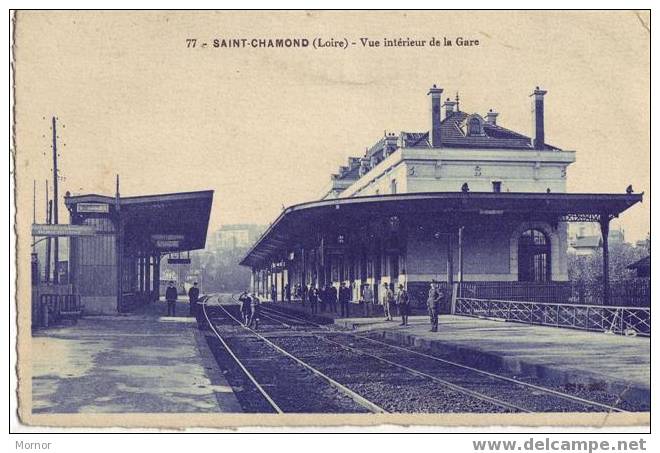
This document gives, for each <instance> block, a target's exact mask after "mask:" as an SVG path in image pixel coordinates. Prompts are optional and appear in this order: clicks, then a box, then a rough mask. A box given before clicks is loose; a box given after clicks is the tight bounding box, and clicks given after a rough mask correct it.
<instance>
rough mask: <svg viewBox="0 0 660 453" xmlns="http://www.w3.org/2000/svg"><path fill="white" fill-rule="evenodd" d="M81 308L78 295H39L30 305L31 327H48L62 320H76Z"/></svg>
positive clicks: (80, 313)
mask: <svg viewBox="0 0 660 453" xmlns="http://www.w3.org/2000/svg"><path fill="white" fill-rule="evenodd" d="M82 310H83V306H82V305H81V303H80V295H78V294H41V295H40V296H39V302H38V303H33V304H32V327H48V326H49V325H50V324H53V323H55V322H58V321H59V320H61V319H62V318H72V319H77V318H78V317H79V316H81V315H82Z"/></svg>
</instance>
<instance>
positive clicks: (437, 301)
mask: <svg viewBox="0 0 660 453" xmlns="http://www.w3.org/2000/svg"><path fill="white" fill-rule="evenodd" d="M444 298H445V294H444V292H443V291H442V290H441V289H440V288H439V286H438V282H437V281H435V280H432V281H431V289H429V297H428V299H427V300H426V304H427V306H428V309H429V317H430V318H431V332H437V331H438V314H439V312H440V306H441V304H442V302H443V301H444Z"/></svg>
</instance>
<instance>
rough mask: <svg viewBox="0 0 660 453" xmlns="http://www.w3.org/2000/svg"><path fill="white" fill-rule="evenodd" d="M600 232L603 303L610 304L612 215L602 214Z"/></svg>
mask: <svg viewBox="0 0 660 453" xmlns="http://www.w3.org/2000/svg"><path fill="white" fill-rule="evenodd" d="M600 233H601V235H602V237H603V305H609V304H610V246H609V240H608V238H609V235H610V216H609V214H602V215H601V216H600Z"/></svg>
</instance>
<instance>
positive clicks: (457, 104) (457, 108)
mask: <svg viewBox="0 0 660 453" xmlns="http://www.w3.org/2000/svg"><path fill="white" fill-rule="evenodd" d="M459 101H460V98H459V97H458V91H457V92H456V111H457V112H460V111H461V106H460V104H459Z"/></svg>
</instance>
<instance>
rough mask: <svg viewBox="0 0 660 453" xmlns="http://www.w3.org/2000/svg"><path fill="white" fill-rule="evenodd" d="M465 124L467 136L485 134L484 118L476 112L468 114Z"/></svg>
mask: <svg viewBox="0 0 660 453" xmlns="http://www.w3.org/2000/svg"><path fill="white" fill-rule="evenodd" d="M465 124H466V127H467V135H468V136H474V135H485V133H484V119H483V118H482V117H481V116H479V115H477V114H476V113H475V114H472V115H470V116H468V118H467V120H466V122H465Z"/></svg>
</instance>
